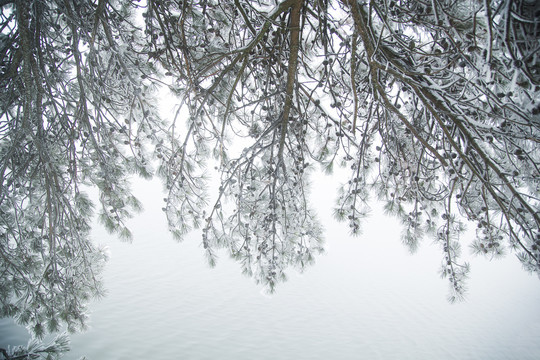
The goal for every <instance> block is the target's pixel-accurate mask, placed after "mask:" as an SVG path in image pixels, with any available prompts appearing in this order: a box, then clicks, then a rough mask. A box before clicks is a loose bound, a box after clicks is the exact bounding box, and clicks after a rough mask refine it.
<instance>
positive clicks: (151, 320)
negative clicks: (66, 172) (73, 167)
mask: <svg viewBox="0 0 540 360" xmlns="http://www.w3.org/2000/svg"><path fill="white" fill-rule="evenodd" d="M153 184H157V183H153ZM332 186H333V185H332V184H331V181H330V179H320V180H317V181H316V183H315V188H314V190H313V194H316V196H317V200H316V202H317V211H318V213H319V215H320V217H321V219H323V221H324V225H325V228H326V249H327V252H326V254H325V255H322V256H320V257H318V258H317V262H316V264H315V265H314V266H312V267H310V268H308V269H307V271H306V272H305V273H303V274H298V273H297V272H296V271H294V270H291V271H290V272H289V280H288V282H286V283H284V284H281V285H279V286H278V288H277V292H276V294H274V295H271V296H269V295H266V294H264V293H263V292H261V288H260V287H259V286H257V285H256V284H255V283H254V282H253V280H252V279H250V278H247V277H245V276H243V275H241V274H240V269H239V266H238V265H237V264H235V263H234V261H233V260H231V259H229V258H228V257H227V256H226V255H225V254H222V256H221V257H220V260H219V261H218V264H217V266H216V268H214V269H210V268H209V267H208V266H207V264H206V260H205V257H204V253H203V249H202V247H201V246H200V234H198V233H194V234H193V236H191V237H190V238H188V239H187V240H186V241H184V242H182V243H177V242H175V241H174V240H172V237H171V236H170V235H169V234H168V233H167V230H166V228H167V227H166V222H165V219H164V216H163V214H162V212H161V211H160V207H161V203H160V202H159V201H156V200H155V199H158V200H161V198H162V195H161V193H160V187H159V185H152V186H149V185H148V183H144V184H139V185H138V190H137V192H136V193H138V194H140V199H141V200H142V201H143V203H144V204H145V208H146V211H145V212H144V213H142V214H140V215H138V216H137V217H136V218H134V219H133V221H132V230H133V234H134V242H133V243H132V244H127V243H121V242H120V241H119V240H117V239H116V238H114V236H111V235H108V234H107V233H106V232H105V231H104V230H102V229H101V228H96V230H95V231H94V234H93V237H94V239H96V241H97V242H98V243H101V244H107V245H108V246H109V248H110V252H111V260H110V262H109V263H108V265H107V267H106V270H105V274H104V278H105V285H106V287H107V289H108V295H107V296H106V297H105V298H104V299H102V300H100V301H97V302H94V303H92V306H91V311H92V313H91V315H90V318H91V320H90V329H89V330H88V331H87V332H85V333H83V334H77V335H74V336H72V344H71V345H72V351H71V352H70V353H69V354H68V355H67V356H66V357H65V359H68V360H71V359H78V358H79V357H81V356H83V355H85V356H86V357H87V358H88V359H93V360H100V359H126V360H127V359H213V360H214V359H234V360H241V359H246V360H247V359H250V360H252V359H400V360H402V359H414V360H418V359H426V360H427V359H429V360H432V359H439V360H440V359H459V360H466V359H520V360H528V359H530V360H533V359H534V360H536V359H539V358H540V342H539V341H538V335H539V334H540V281H539V279H538V278H537V277H536V276H531V275H529V274H527V273H525V272H524V271H523V270H522V269H521V265H520V264H519V263H518V261H517V259H515V257H514V256H513V255H510V256H507V257H506V258H505V259H503V260H494V261H492V262H489V261H487V260H485V259H483V258H472V259H471V265H472V271H471V279H470V280H469V282H468V285H469V292H468V296H467V299H466V301H465V302H462V303H457V304H450V303H448V302H447V300H446V295H447V281H446V280H442V279H441V278H440V277H439V274H438V270H439V267H440V261H441V255H440V252H439V249H438V248H437V247H436V246H433V245H432V244H431V243H430V240H429V239H426V240H425V242H424V243H423V245H422V246H421V247H420V249H419V251H418V252H417V253H416V254H414V255H410V254H409V253H408V251H407V250H406V248H405V247H403V246H402V244H401V242H400V240H399V233H400V228H399V225H397V222H396V221H395V220H394V219H391V218H388V217H384V216H380V215H378V214H377V211H376V210H375V211H374V214H373V215H372V217H371V218H370V219H368V221H366V222H365V223H364V235H362V236H361V237H359V238H351V237H350V236H349V235H348V233H347V225H346V224H336V223H335V222H334V221H333V220H330V219H329V218H330V216H331V207H332V205H333V195H334V191H333V188H332ZM329 189H331V191H329ZM464 251H465V252H467V251H468V249H467V248H464ZM26 340H27V339H26V337H25V333H24V331H23V330H17V329H14V328H13V327H12V326H10V325H9V321H6V320H2V323H1V326H0V346H5V345H6V344H8V343H9V344H11V345H16V344H19V343H25V342H26Z"/></svg>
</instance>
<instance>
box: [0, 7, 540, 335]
mask: <svg viewBox="0 0 540 360" xmlns="http://www.w3.org/2000/svg"><path fill="white" fill-rule="evenodd" d="M0 6H1V13H0V18H1V20H2V21H1V29H0V83H1V86H0V159H1V160H0V179H1V181H0V184H1V187H0V214H1V216H0V257H1V261H0V273H1V274H2V276H1V278H0V294H1V296H0V302H1V308H0V315H1V316H11V317H15V318H16V319H17V321H18V322H20V323H22V324H26V325H28V326H29V328H30V329H31V330H32V332H33V333H34V334H35V335H37V336H41V335H42V334H44V333H45V332H48V331H57V330H58V329H59V328H60V327H61V326H62V325H64V324H67V326H68V327H69V328H70V329H72V330H76V329H78V328H81V327H84V319H85V312H84V310H85V303H86V300H87V299H88V298H89V297H90V296H95V295H99V294H100V293H102V287H101V284H100V280H99V270H100V267H101V266H102V264H103V261H104V259H105V255H104V252H103V251H102V250H100V249H98V248H96V247H95V245H94V244H93V243H92V242H91V241H90V239H89V238H88V234H89V230H90V222H91V219H92V216H93V208H94V206H95V205H94V204H92V203H91V201H90V200H89V199H88V197H87V196H86V195H85V194H84V192H83V191H82V190H81V187H82V186H84V185H90V186H96V187H97V189H98V190H99V203H98V204H97V207H98V212H99V218H100V220H101V221H102V222H103V223H104V224H105V226H106V227H107V228H108V229H110V230H111V231H113V232H116V233H118V235H119V236H120V237H121V238H124V239H129V238H130V237H131V234H130V232H129V229H127V227H126V226H125V221H126V219H128V218H129V217H130V216H131V215H132V214H133V212H134V211H137V210H138V209H140V207H141V205H140V204H139V203H138V201H137V200H136V198H135V197H134V196H133V194H132V193H131V192H130V187H129V178H130V177H131V176H132V175H133V174H136V175H140V176H143V177H150V176H153V175H154V174H157V175H158V176H159V177H161V178H162V179H163V182H164V186H165V189H166V193H167V194H166V198H165V206H164V211H165V214H166V216H167V219H168V222H169V227H170V230H171V232H172V233H173V235H174V236H175V237H176V238H178V239H182V238H183V237H184V236H185V234H186V233H188V232H189V231H191V230H192V229H194V228H202V232H203V239H202V242H203V245H204V248H205V251H206V252H207V255H208V258H209V262H210V263H211V264H213V263H214V262H215V251H216V250H217V249H227V251H228V252H229V253H230V254H231V256H233V257H234V258H235V259H237V260H238V262H239V263H240V264H241V266H242V270H243V272H245V273H246V274H249V275H250V276H253V277H254V278H255V279H256V280H257V281H259V282H261V283H262V284H265V285H266V286H267V287H268V288H269V289H270V290H271V291H272V290H273V289H274V286H275V284H276V283H277V282H279V281H281V280H283V279H285V277H286V269H287V268H289V267H290V266H295V267H297V268H300V269H303V268H304V267H305V266H306V265H307V264H310V263H312V262H313V259H314V256H315V255H316V254H317V253H320V252H321V251H322V249H323V248H322V229H321V226H320V224H319V222H318V220H317V219H316V217H315V215H314V212H313V210H312V209H311V207H310V204H309V199H308V195H307V193H308V189H309V174H310V172H312V170H313V169H314V168H316V167H318V166H320V167H321V168H323V169H324V170H325V171H327V172H331V171H332V169H333V168H335V167H337V166H343V167H346V168H348V169H350V177H349V179H347V180H345V181H344V184H343V186H342V187H341V188H340V189H339V197H338V199H337V203H336V209H335V214H336V217H337V218H338V219H340V220H343V221H345V222H347V223H348V224H349V226H350V230H351V233H352V234H358V233H360V231H361V221H362V219H363V218H365V216H366V214H367V213H368V212H369V207H368V201H369V195H370V194H376V195H377V197H378V198H379V199H382V200H383V201H384V202H385V209H386V211H387V212H388V213H389V214H393V215H396V216H398V217H399V218H400V219H401V221H402V223H403V228H404V230H403V242H404V243H405V244H406V245H407V246H408V247H409V248H410V249H411V250H412V251H414V249H416V248H417V246H418V243H419V241H420V240H421V239H422V238H423V237H424V236H428V237H430V238H432V239H434V240H435V241H436V243H437V244H439V246H440V249H441V253H442V266H441V275H442V276H443V277H445V278H447V279H448V280H449V284H450V295H449V298H450V300H452V301H453V300H456V299H460V298H462V297H463V294H464V292H465V283H464V280H465V279H466V277H467V276H468V272H469V265H468V264H467V263H464V262H463V261H461V260H460V253H461V252H462V251H464V249H462V248H463V245H467V246H469V244H462V243H461V237H460V236H461V235H462V233H463V231H464V221H472V222H474V223H475V224H476V226H477V229H476V235H477V236H476V239H475V240H474V241H473V243H472V244H470V247H471V248H472V250H473V251H474V252H475V253H478V254H483V255H486V256H488V257H497V256H501V255H504V254H505V253H508V252H511V253H515V254H516V255H517V256H518V257H519V259H520V260H521V262H522V263H523V266H524V267H525V269H526V270H528V271H531V272H537V273H538V271H539V269H540V212H539V210H540V203H539V198H538V194H539V190H540V171H539V170H540V169H539V162H540V146H538V145H539V142H540V104H539V96H538V94H539V93H540V62H539V58H538V57H539V49H540V38H539V35H540V5H539V4H538V3H537V2H536V1H534V0H516V1H510V0H491V1H462V0H460V1H455V0H453V1H449V0H433V1H432V0H430V1H427V0H426V1H423V0H420V1H416V0H415V1H412V0H410V1H408V0H373V1H369V2H362V1H356V0H339V1H329V0H313V1H302V0H284V1H277V0H276V1H263V0H259V1H247V0H219V1H218V0H189V1H188V0H185V1H181V0H177V1H173V0H148V1H147V2H146V3H144V2H142V1H141V2H139V1H136V0H131V1H128V0H125V1H119V0H98V1H90V0H47V1H44V0H34V1H25V0H2V1H0ZM159 87H162V88H167V89H169V90H170V91H171V92H172V93H173V94H174V95H175V96H176V97H177V99H178V103H179V106H180V107H179V113H180V112H181V111H186V112H188V113H189V115H188V116H185V122H183V121H184V117H182V116H178V117H176V118H174V119H160V117H159V114H158V108H157V105H156V104H157V95H156V94H157V90H158V88H159ZM211 158H214V159H216V160H217V161H218V162H219V166H218V170H219V173H220V180H221V185H220V187H219V189H218V192H217V200H216V201H215V202H214V203H212V204H208V191H209V190H208V189H207V187H208V183H207V178H206V176H205V175H206V166H207V164H208V160H209V159H211ZM153 166H155V168H153ZM210 190H212V189H210ZM465 251H468V250H466V249H465Z"/></svg>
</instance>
